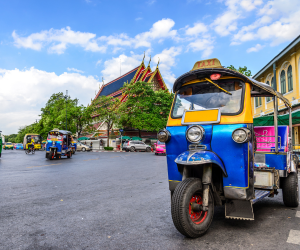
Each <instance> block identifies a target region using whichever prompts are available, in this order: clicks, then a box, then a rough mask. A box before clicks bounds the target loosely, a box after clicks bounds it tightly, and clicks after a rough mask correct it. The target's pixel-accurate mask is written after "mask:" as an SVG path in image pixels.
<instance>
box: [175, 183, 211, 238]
mask: <svg viewBox="0 0 300 250" xmlns="http://www.w3.org/2000/svg"><path fill="white" fill-rule="evenodd" d="M202 196H203V195H202V183H201V180H200V179H199V178H187V179H185V180H184V181H182V182H181V183H180V184H178V185H177V187H176V189H175V191H174V193H173V195H172V202H171V213H172V219H173V223H174V225H175V227H176V229H177V230H178V231H179V232H180V233H181V234H183V235H185V236H186V237H190V238H197V237H200V236H202V235H203V234H205V233H206V231H207V230H208V228H209V226H210V224H211V222H212V219H213V215H214V200H213V196H212V193H211V190H210V192H209V203H208V211H200V212H194V211H193V210H192V206H191V204H192V203H194V202H196V203H197V204H202Z"/></svg>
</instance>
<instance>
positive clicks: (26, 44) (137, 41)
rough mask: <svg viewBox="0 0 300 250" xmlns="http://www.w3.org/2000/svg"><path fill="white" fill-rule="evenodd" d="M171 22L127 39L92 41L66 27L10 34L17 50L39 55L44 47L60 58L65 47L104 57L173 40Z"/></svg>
mask: <svg viewBox="0 0 300 250" xmlns="http://www.w3.org/2000/svg"><path fill="white" fill-rule="evenodd" d="M174 25H175V22H174V21H173V20H172V19H168V18H167V19H162V20H159V21H157V22H155V23H154V24H153V25H152V27H151V28H150V30H149V31H146V32H143V33H140V34H137V35H136V36H135V37H129V36H128V35H127V34H125V33H121V34H117V35H110V36H101V37H98V38H96V34H93V33H88V32H80V31H73V30H71V28H70V27H66V28H62V29H60V30H57V29H50V30H45V31H41V32H39V33H33V34H31V35H29V36H27V37H26V36H23V37H22V36H19V35H18V34H17V33H16V31H13V33H12V37H13V39H14V45H15V46H16V47H18V48H26V49H33V50H37V51H40V50H41V49H42V48H44V47H46V46H47V47H48V52H49V53H56V54H63V53H64V52H65V50H66V49H67V47H68V46H70V45H73V46H80V47H82V48H84V50H87V51H92V52H101V53H105V52H106V50H107V47H108V46H113V47H117V48H115V49H114V50H113V51H114V52H117V51H118V50H119V49H121V47H133V48H139V47H151V42H152V41H154V40H157V41H158V42H162V41H163V40H164V39H167V38H171V39H177V31H176V30H174V29H172V28H173V26H174Z"/></svg>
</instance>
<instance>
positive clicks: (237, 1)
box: [212, 0, 262, 36]
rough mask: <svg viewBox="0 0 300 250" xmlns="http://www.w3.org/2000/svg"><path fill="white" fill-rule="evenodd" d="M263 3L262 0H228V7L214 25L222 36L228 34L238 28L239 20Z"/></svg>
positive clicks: (226, 3) (226, 2)
mask: <svg viewBox="0 0 300 250" xmlns="http://www.w3.org/2000/svg"><path fill="white" fill-rule="evenodd" d="M261 4H262V1H261V0H242V1H241V0H226V1H225V5H226V6H227V8H226V9H225V11H224V12H223V13H222V14H221V15H219V16H218V17H217V18H216V19H215V20H214V22H213V23H212V27H213V28H214V30H215V31H216V32H217V33H218V34H219V35H220V36H227V35H229V34H231V33H232V32H234V31H236V30H237V29H238V20H239V19H242V18H244V17H245V11H247V12H250V11H252V10H254V9H256V8H257V7H258V6H260V5H261Z"/></svg>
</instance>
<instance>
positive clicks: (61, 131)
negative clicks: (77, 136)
mask: <svg viewBox="0 0 300 250" xmlns="http://www.w3.org/2000/svg"><path fill="white" fill-rule="evenodd" d="M50 132H59V133H60V134H63V135H72V132H70V131H68V130H60V129H59V130H56V129H53V130H51V131H49V133H50Z"/></svg>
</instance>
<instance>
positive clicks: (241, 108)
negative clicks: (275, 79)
mask: <svg viewBox="0 0 300 250" xmlns="http://www.w3.org/2000/svg"><path fill="white" fill-rule="evenodd" d="M173 92H174V93H175V96H174V101H173V105H172V109H171V112H170V115H169V119H168V123H167V128H166V129H164V130H161V131H160V132H159V133H158V139H159V140H160V141H161V142H165V144H166V153H167V164H168V178H169V190H170V192H171V213H172V219H173V223H174V225H175V227H176V228H177V230H178V231H179V232H180V233H182V234H183V235H185V236H187V237H191V238H196V237H199V236H201V235H203V234H204V233H205V232H206V231H207V230H208V228H209V226H210V224H211V222H212V219H213V214H214V206H222V205H224V204H225V217H226V218H228V219H241V220H254V214H253V204H254V203H255V202H257V201H258V200H260V199H262V198H264V197H274V195H277V194H278V190H279V189H282V195H283V202H284V204H285V205H286V206H288V207H297V206H298V204H299V190H298V177H297V165H296V164H297V157H296V156H295V155H294V154H293V149H292V116H291V104H290V102H289V101H288V100H287V99H286V98H285V97H283V95H282V94H280V93H278V92H277V91H276V90H274V89H273V88H272V87H271V86H269V85H267V84H264V83H261V82H258V81H256V80H254V79H251V78H249V77H247V76H245V75H243V74H240V73H239V72H236V71H233V70H230V69H227V68H224V67H223V66H221V63H220V62H219V60H218V59H216V58H214V59H210V60H202V61H198V62H196V63H195V65H194V67H193V69H192V70H191V71H189V72H187V73H185V74H183V75H182V76H180V77H179V78H178V79H177V80H176V81H175V83H174V86H173ZM251 97H271V98H273V103H274V126H268V127H254V126H253V114H252V102H251ZM278 99H280V100H281V101H282V103H284V104H285V106H286V108H287V110H288V111H289V117H290V118H289V126H278V120H277V114H278Z"/></svg>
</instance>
